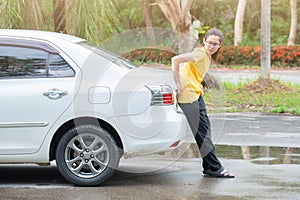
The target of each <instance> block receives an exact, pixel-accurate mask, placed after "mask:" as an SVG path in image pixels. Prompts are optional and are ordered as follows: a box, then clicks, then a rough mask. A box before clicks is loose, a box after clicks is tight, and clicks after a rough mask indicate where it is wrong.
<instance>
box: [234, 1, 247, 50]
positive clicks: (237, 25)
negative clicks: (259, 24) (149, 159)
mask: <svg viewBox="0 0 300 200" xmlns="http://www.w3.org/2000/svg"><path fill="white" fill-rule="evenodd" d="M246 4H247V0H239V4H238V7H237V10H236V15H235V21H234V46H239V44H240V43H241V42H242V38H243V22H244V14H245V9H246Z"/></svg>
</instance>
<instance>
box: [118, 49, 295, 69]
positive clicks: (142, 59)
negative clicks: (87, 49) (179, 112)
mask: <svg viewBox="0 0 300 200" xmlns="http://www.w3.org/2000/svg"><path fill="white" fill-rule="evenodd" d="M175 55H176V54H175V53H173V52H171V51H170V49H157V48H143V49H136V50H133V51H130V52H127V53H125V54H124V55H123V57H125V58H127V59H128V60H130V61H132V62H135V63H138V64H143V63H160V64H165V65H171V58H172V57H173V56H175ZM218 62H219V63H220V64H221V65H251V66H259V65H260V46H242V47H237V46H223V47H222V49H221V51H220V54H219V58H218ZM299 63H300V46H274V47H272V48H271V65H272V66H276V67H300V65H299Z"/></svg>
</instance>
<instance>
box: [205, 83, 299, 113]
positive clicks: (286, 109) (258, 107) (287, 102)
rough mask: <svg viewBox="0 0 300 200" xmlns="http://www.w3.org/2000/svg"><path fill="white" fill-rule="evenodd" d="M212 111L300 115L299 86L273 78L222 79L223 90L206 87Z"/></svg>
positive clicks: (207, 101)
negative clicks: (250, 79)
mask: <svg viewBox="0 0 300 200" xmlns="http://www.w3.org/2000/svg"><path fill="white" fill-rule="evenodd" d="M204 99H205V101H206V104H207V109H208V111H209V112H224V111H226V112H267V113H286V114H293V115H300V85H299V84H291V83H283V82H280V81H278V80H273V79H263V78H258V79H256V80H253V81H248V82H240V83H237V84H236V83H230V82H222V83H221V89H215V88H213V89H206V90H205V92H204Z"/></svg>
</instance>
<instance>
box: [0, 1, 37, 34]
mask: <svg viewBox="0 0 300 200" xmlns="http://www.w3.org/2000/svg"><path fill="white" fill-rule="evenodd" d="M0 6H1V8H0V9H1V11H0V26H1V28H23V29H40V28H41V27H42V24H43V17H42V13H41V8H40V4H39V1H38V0H31V1H26V3H25V1H24V0H22V1H20V0H1V1H0Z"/></svg>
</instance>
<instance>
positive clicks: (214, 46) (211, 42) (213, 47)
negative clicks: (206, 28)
mask: <svg viewBox="0 0 300 200" xmlns="http://www.w3.org/2000/svg"><path fill="white" fill-rule="evenodd" d="M203 43H204V48H205V50H206V52H207V53H208V54H209V55H213V54H214V53H216V52H217V51H218V49H219V48H220V47H221V39H220V37H219V36H216V35H210V36H208V37H207V38H206V39H205V38H204V39H203Z"/></svg>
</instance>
